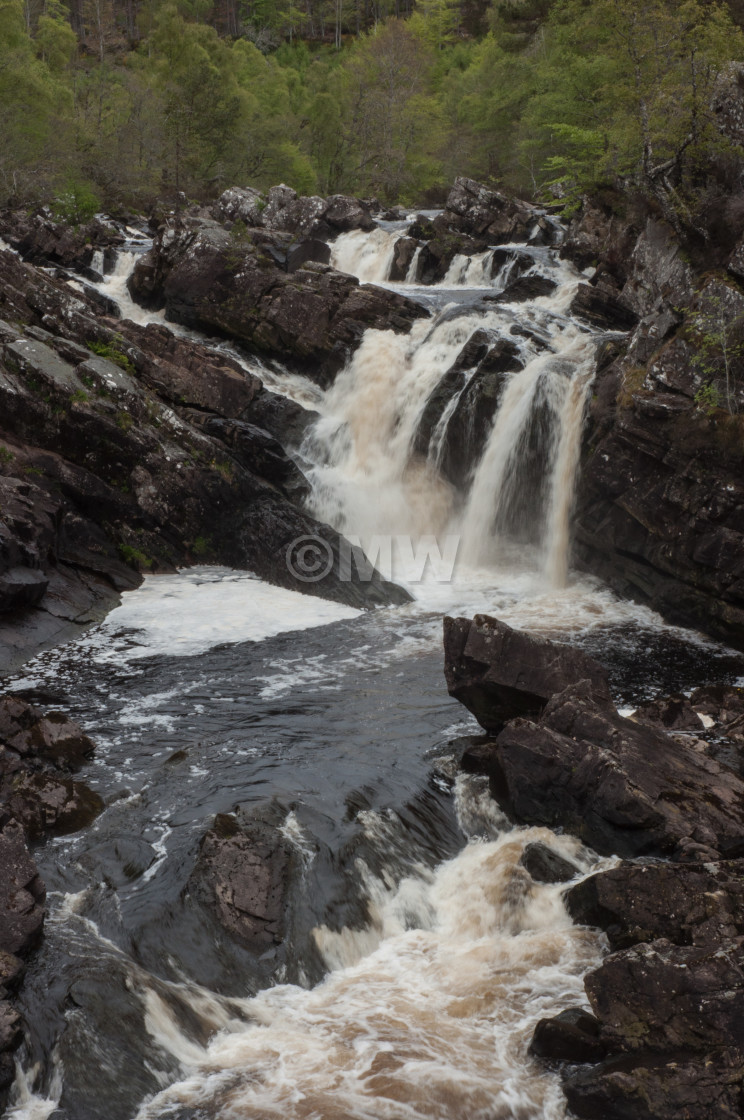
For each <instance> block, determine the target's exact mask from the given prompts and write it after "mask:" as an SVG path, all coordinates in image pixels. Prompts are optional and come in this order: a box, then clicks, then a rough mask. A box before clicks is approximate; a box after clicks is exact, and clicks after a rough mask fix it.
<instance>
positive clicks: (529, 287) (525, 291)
mask: <svg viewBox="0 0 744 1120" xmlns="http://www.w3.org/2000/svg"><path fill="white" fill-rule="evenodd" d="M557 287H558V285H557V284H556V282H555V280H551V279H549V277H547V276H540V275H539V273H535V274H534V275H532V276H520V277H518V278H517V279H515V280H510V281H509V283H508V284H507V285H506V287H505V288H504V290H503V292H500V293H499V295H498V297H497V299H498V302H499V303H523V302H524V301H525V300H528V299H529V300H531V299H538V298H539V297H540V296H549V295H551V294H552V293H553V292H554V291H555V289H556V288H557Z"/></svg>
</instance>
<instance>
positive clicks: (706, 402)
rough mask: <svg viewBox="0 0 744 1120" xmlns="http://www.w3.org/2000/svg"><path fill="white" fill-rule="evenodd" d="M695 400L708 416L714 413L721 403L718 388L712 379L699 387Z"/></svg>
mask: <svg viewBox="0 0 744 1120" xmlns="http://www.w3.org/2000/svg"><path fill="white" fill-rule="evenodd" d="M694 400H695V404H696V405H697V406H698V408H700V409H702V411H703V412H705V413H706V414H707V415H708V416H710V415H711V414H712V413H714V412H715V411H716V409H717V408H718V407H719V406H720V403H721V402H720V397H719V394H718V389H717V388H716V387H715V385H713V384H712V383H711V382H710V381H708V382H706V384H705V385H702V386H701V387H700V388H699V389H698V391H697V393H696V394H695V398H694Z"/></svg>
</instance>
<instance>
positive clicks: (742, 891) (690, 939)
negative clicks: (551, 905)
mask: <svg viewBox="0 0 744 1120" xmlns="http://www.w3.org/2000/svg"><path fill="white" fill-rule="evenodd" d="M565 899H566V907H567V909H568V912H569V914H570V915H571V917H572V918H573V920H574V921H575V922H578V923H580V924H582V925H590V926H599V927H600V928H601V929H603V930H604V931H605V933H606V934H607V937H608V940H609V942H610V946H611V948H612V949H623V948H627V947H628V946H630V945H635V944H638V943H639V942H643V941H655V940H656V939H657V938H666V939H667V940H668V941H672V942H673V943H674V944H675V945H698V946H708V947H710V946H716V945H726V944H727V943H728V942H730V941H733V940H735V939H736V938H739V937H743V936H744V860H741V859H739V860H722V861H721V862H719V863H705V864H697V863H692V864H667V863H653V864H643V865H639V864H623V865H621V866H620V867H614V868H611V869H610V870H609V871H601V872H599V873H598V874H597V875H591V876H590V877H589V878H588V879H584V880H583V881H582V882H581V883H577V885H576V886H575V887H571V889H570V890H569V891H567V893H566V896H565Z"/></svg>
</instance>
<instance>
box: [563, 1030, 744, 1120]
mask: <svg viewBox="0 0 744 1120" xmlns="http://www.w3.org/2000/svg"><path fill="white" fill-rule="evenodd" d="M563 1088H564V1091H565V1094H566V1098H567V1101H568V1105H569V1108H570V1109H571V1112H572V1113H573V1115H575V1116H577V1117H580V1118H581V1120H680V1117H684V1118H685V1120H713V1117H715V1120H739V1117H740V1116H741V1099H742V1090H743V1089H744V1054H743V1053H742V1052H741V1051H738V1050H736V1048H735V1047H731V1048H728V1049H726V1050H723V1051H714V1052H712V1053H710V1054H706V1055H701V1056H699V1057H698V1056H694V1055H689V1054H674V1055H671V1056H666V1057H659V1056H658V1055H657V1056H654V1057H648V1056H645V1055H644V1056H643V1057H640V1058H638V1057H624V1058H613V1059H610V1060H609V1061H606V1062H603V1063H602V1064H601V1065H599V1066H595V1067H594V1068H583V1069H581V1070H576V1071H572V1072H571V1073H569V1074H567V1075H566V1076H565V1077H564V1082H563Z"/></svg>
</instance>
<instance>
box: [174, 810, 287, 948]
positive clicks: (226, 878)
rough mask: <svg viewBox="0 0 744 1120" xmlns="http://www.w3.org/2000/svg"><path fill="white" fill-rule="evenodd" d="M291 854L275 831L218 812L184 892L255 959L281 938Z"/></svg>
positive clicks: (262, 824) (256, 823)
mask: <svg viewBox="0 0 744 1120" xmlns="http://www.w3.org/2000/svg"><path fill="white" fill-rule="evenodd" d="M291 866H292V852H291V847H290V845H289V843H288V842H287V840H285V839H284V837H283V836H282V835H281V833H280V832H279V830H278V829H277V828H275V827H272V826H271V825H270V824H268V823H266V822H264V821H261V820H255V821H249V822H240V821H239V820H238V819H237V818H236V817H235V816H233V815H231V814H226V813H221V814H219V815H218V816H217V817H216V818H215V821H214V825H213V826H212V828H211V829H210V830H209V832H207V834H206V835H205V837H204V838H203V840H202V842H201V847H200V850H199V858H198V861H197V864H196V867H195V868H194V871H193V872H192V874H191V878H190V879H189V883H188V888H187V889H188V893H189V894H190V895H191V897H192V898H194V899H196V900H198V901H199V902H200V903H202V905H204V906H206V907H207V908H208V909H209V910H210V911H211V912H212V913H213V914H214V916H215V917H216V919H217V921H218V922H219V923H220V925H221V926H222V927H223V928H224V930H225V931H226V932H227V934H228V935H229V936H230V937H233V938H235V939H236V940H238V941H239V942H241V943H242V944H244V945H245V946H246V947H247V948H249V949H251V950H252V951H253V952H255V953H256V954H261V953H264V952H265V951H266V950H267V949H269V948H270V947H272V946H277V945H280V944H281V942H282V940H283V938H284V934H285V927H286V909H287V903H288V897H287V892H288V887H289V880H290V873H291Z"/></svg>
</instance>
